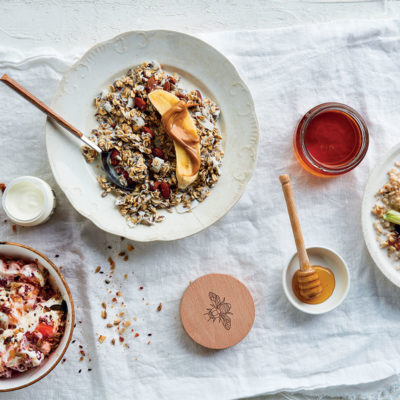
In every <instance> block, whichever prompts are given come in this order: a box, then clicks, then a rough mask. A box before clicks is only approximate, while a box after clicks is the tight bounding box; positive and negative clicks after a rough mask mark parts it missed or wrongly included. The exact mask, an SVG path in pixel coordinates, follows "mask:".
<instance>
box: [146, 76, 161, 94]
mask: <svg viewBox="0 0 400 400" xmlns="http://www.w3.org/2000/svg"><path fill="white" fill-rule="evenodd" d="M157 84H158V82H157V81H156V79H155V78H154V76H151V77H150V78H149V80H148V81H147V84H146V91H147V93H150V92H152V91H153V90H154V89H155V88H156V86H157Z"/></svg>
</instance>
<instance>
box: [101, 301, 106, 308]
mask: <svg viewBox="0 0 400 400" xmlns="http://www.w3.org/2000/svg"><path fill="white" fill-rule="evenodd" d="M101 306H102V307H103V308H104V309H106V308H107V304H106V303H104V301H103V302H102V303H101Z"/></svg>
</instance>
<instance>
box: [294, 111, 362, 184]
mask: <svg viewBox="0 0 400 400" xmlns="http://www.w3.org/2000/svg"><path fill="white" fill-rule="evenodd" d="M368 142H369V137H368V130H367V127H366V125H365V123H364V121H363V120H362V118H361V116H360V115H359V114H358V113H357V112H356V111H355V110H353V109H352V108H350V107H348V106H346V105H344V104H339V103H325V104H321V105H319V106H317V107H314V108H313V109H311V110H310V111H309V112H308V113H307V114H306V115H305V116H304V117H303V118H302V119H301V121H300V122H299V124H298V126H297V129H296V132H295V135H294V139H293V145H294V151H295V155H296V157H297V159H298V161H299V162H300V164H301V165H302V166H303V167H304V168H305V169H306V170H307V171H309V172H311V173H312V174H314V175H317V176H321V177H332V176H336V175H341V174H344V173H346V172H348V171H350V170H352V169H353V168H355V167H356V166H357V165H358V164H359V163H360V162H361V161H362V159H363V158H364V156H365V154H366V152H367V149H368Z"/></svg>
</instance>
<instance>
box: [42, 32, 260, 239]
mask: <svg viewBox="0 0 400 400" xmlns="http://www.w3.org/2000/svg"><path fill="white" fill-rule="evenodd" d="M153 61H154V64H159V65H161V66H162V69H163V71H164V72H165V73H166V74H167V75H168V77H171V76H172V77H174V76H175V75H174V74H177V75H178V76H179V77H180V79H179V82H176V83H178V84H179V86H180V88H181V89H184V90H185V91H188V92H192V91H196V90H198V91H199V92H200V93H201V95H202V97H203V99H205V98H206V99H209V100H210V101H212V102H213V103H215V104H216V105H218V107H219V111H220V113H219V117H218V119H217V120H216V121H215V127H216V128H218V130H219V132H220V133H221V134H220V136H221V139H220V138H218V140H220V145H221V149H222V151H223V153H224V157H223V161H222V165H221V166H220V165H219V163H218V162H219V160H218V157H217V159H216V160H214V159H213V158H215V157H212V154H210V156H211V157H210V158H211V159H210V163H211V162H212V163H213V168H214V169H215V170H216V169H217V168H218V171H219V173H218V174H217V173H216V174H215V175H218V178H219V179H218V182H217V183H215V186H214V185H212V188H211V189H210V191H209V193H206V192H202V191H201V192H200V194H199V193H197V192H196V193H194V195H195V196H194V197H195V199H196V200H197V202H195V201H193V204H190V208H189V209H188V208H186V209H183V210H182V208H181V207H180V206H181V205H182V202H181V203H179V204H177V205H175V202H176V199H177V196H178V195H180V193H177V192H175V190H174V186H175V185H174V182H172V183H171V182H170V181H169V180H173V179H174V177H173V174H172V175H171V174H168V173H167V172H165V171H161V173H164V172H165V173H166V176H164V177H163V178H162V179H158V178H157V181H158V182H159V184H160V186H159V188H157V187H155V188H154V190H153V189H152V185H153V184H154V183H155V182H154V183H153V182H152V181H153V178H152V177H151V176H149V182H147V181H146V179H147V176H146V175H145V174H143V176H144V181H145V182H144V183H145V184H147V183H148V184H149V192H148V193H146V192H142V191H141V189H140V191H139V194H140V196H142V195H143V196H145V197H146V201H149V200H151V201H152V200H154V199H155V194H157V196H158V197H157V198H156V199H155V200H157V201H158V200H161V202H164V201H165V203H167V201H166V199H168V198H169V196H168V193H169V190H164V189H163V188H162V186H161V185H162V184H163V183H164V181H165V180H166V181H167V182H166V183H168V184H169V185H170V186H169V187H170V189H171V198H170V200H171V201H170V203H169V204H167V206H168V205H170V206H171V207H169V208H165V209H161V210H159V214H158V215H157V219H156V220H155V221H153V220H148V219H146V215H145V214H146V210H149V207H147V206H148V205H147V204H143V203H141V204H140V205H143V206H146V207H147V208H144V207H143V208H142V209H141V210H140V212H139V211H138V214H139V216H140V218H141V219H144V220H145V221H146V222H149V223H150V224H151V225H149V226H148V225H146V224H135V222H134V221H133V224H134V225H133V226H132V224H130V223H129V222H132V221H127V220H126V217H127V216H128V214H125V215H121V214H122V213H121V212H120V211H122V212H125V211H126V210H125V209H122V210H121V208H124V206H126V205H128V206H129V207H130V206H133V207H136V205H137V204H138V202H137V201H136V194H135V193H133V196H134V198H133V199H132V200H133V201H130V200H129V201H125V200H126V198H125V199H122V198H121V197H128V196H115V195H114V193H111V194H110V195H107V193H108V192H107V190H108V188H107V186H106V182H102V183H104V185H102V187H100V185H99V182H98V178H99V175H101V174H102V172H101V169H100V168H101V167H100V165H99V164H100V163H97V162H87V161H89V160H85V158H84V157H83V156H82V154H81V151H80V148H79V146H80V144H81V143H78V141H77V140H73V139H75V138H72V139H71V135H66V134H65V132H63V129H62V128H60V127H58V126H56V125H55V124H53V123H52V122H51V121H48V122H47V125H46V147H47V153H48V156H49V162H50V166H51V169H52V172H53V175H54V177H55V179H56V181H57V183H58V185H59V186H60V188H61V189H62V190H63V192H64V193H65V195H66V196H67V198H68V200H69V201H70V202H71V204H72V206H73V207H74V208H75V209H76V210H77V211H78V212H79V213H81V214H82V215H83V216H84V217H86V218H88V219H90V220H91V221H92V222H93V223H94V224H95V225H97V226H98V227H99V228H100V229H103V230H104V231H106V232H109V233H112V234H115V235H118V236H123V237H126V238H128V239H131V240H135V241H141V242H149V241H170V240H176V239H181V238H184V237H187V236H190V235H193V234H195V233H197V232H200V231H201V230H203V229H205V228H207V227H209V226H210V225H212V224H214V223H215V222H217V221H218V220H219V219H221V218H222V217H223V216H224V215H225V214H226V213H227V212H228V211H229V210H230V209H231V208H232V207H233V206H234V205H235V204H236V202H237V201H238V200H239V199H240V197H241V195H242V194H243V193H244V191H245V188H246V185H247V183H248V181H249V180H250V178H251V176H252V173H253V171H254V168H255V165H256V161H257V150H258V137H259V133H258V122H257V117H256V113H255V108H254V102H253V99H252V96H251V94H250V91H249V89H248V88H247V86H246V84H245V83H244V82H243V81H242V79H241V77H240V75H239V73H238V72H237V71H236V69H235V67H234V66H233V65H232V64H231V63H230V62H229V60H228V59H226V58H225V57H224V56H223V55H222V54H221V53H219V52H218V51H217V50H216V49H214V48H213V47H211V46H210V45H208V44H206V43H204V42H202V41H201V40H199V39H197V38H194V37H192V36H189V35H186V34H182V33H178V32H172V31H133V32H126V33H123V34H121V35H119V36H117V37H115V38H113V39H111V40H109V41H107V42H103V43H100V44H97V45H96V46H95V47H93V48H92V49H90V50H89V51H88V52H87V53H86V54H85V55H84V56H83V57H82V58H81V59H80V60H79V61H77V63H76V64H74V65H73V66H72V67H71V69H70V70H69V71H67V72H66V73H65V75H64V77H63V79H62V80H61V82H60V85H59V87H58V89H57V91H56V93H55V95H54V97H53V99H52V102H51V107H52V108H53V109H54V110H55V111H57V112H58V113H60V114H61V115H62V116H63V117H64V118H65V119H66V120H68V121H69V122H70V123H72V124H73V125H74V126H76V127H77V128H78V129H80V130H81V131H82V132H83V133H84V134H85V136H86V137H89V136H90V132H93V130H94V129H98V130H99V124H101V123H108V124H109V125H110V126H111V127H112V129H108V128H107V129H106V130H104V129H103V128H102V127H101V128H100V130H99V131H103V132H99V133H100V135H97V139H98V140H99V145H100V144H101V141H102V139H105V136H106V135H103V133H106V131H107V132H110V137H112V135H115V134H116V130H117V128H118V127H117V128H116V127H115V123H116V121H114V120H109V119H108V118H107V121H99V119H98V118H97V117H95V113H96V111H95V108H94V107H93V101H94V99H97V98H98V97H99V95H101V96H100V99H98V101H97V100H95V107H96V108H99V106H100V107H102V106H103V105H104V110H105V112H107V113H109V114H117V115H119V113H120V114H121V115H122V116H124V117H125V119H128V116H127V115H126V112H127V110H126V109H125V108H123V109H118V110H114V109H116V108H117V106H118V107H120V106H121V103H118V102H117V103H112V104H111V103H110V99H109V98H108V96H109V94H110V93H107V92H106V93H104V92H103V91H104V89H107V88H108V89H111V88H110V87H109V86H110V85H111V84H113V82H115V86H116V90H117V91H120V90H121V93H123V94H122V95H121V97H124V96H125V93H124V91H125V90H126V89H127V87H126V85H125V83H124V82H122V81H121V79H120V78H121V77H122V78H123V77H125V78H131V77H127V76H126V75H129V74H128V71H129V70H130V69H132V68H133V69H135V68H136V67H137V66H139V65H141V64H142V63H144V62H153ZM146 79H147V75H146ZM150 79H151V77H148V79H147V84H149V81H150ZM155 79H156V80H157V81H159V84H160V86H161V84H162V89H163V90H164V91H165V90H167V89H165V87H164V85H165V84H166V85H167V86H170V84H171V83H172V84H173V85H175V83H173V82H174V81H172V82H171V81H169V83H168V82H164V81H163V79H160V80H159V79H158V78H155ZM118 81H121V82H122V83H123V85H122V86H121V85H120V84H119V82H118ZM127 83H128V85H131V84H130V83H129V80H127ZM134 83H135V87H134V90H133V91H134V92H135V101H134V102H132V101H131V104H130V105H129V100H128V101H127V103H126V106H127V108H129V109H131V108H132V107H133V108H136V111H137V110H141V107H142V105H143V106H144V104H141V103H142V102H141V100H140V103H136V97H141V96H142V93H141V92H142V91H143V90H142V89H140V90H139V86H143V87H144V85H142V84H140V85H138V86H137V85H136V83H137V82H134ZM147 84H146V87H145V89H146V90H147ZM151 86H152V85H151ZM171 86H172V85H171ZM156 90H160V87H158V86H157V88H156ZM108 92H110V90H108ZM124 98H125V97H124ZM131 98H132V94H131ZM103 100H107V101H104V104H103ZM145 100H146V99H145ZM189 100H195V101H196V102H197V101H198V99H197V100H196V99H194V98H193V99H192V98H190V96H189ZM107 102H108V104H106V103H107ZM147 106H149V103H148V102H147ZM153 106H154V107H155V108H157V107H156V106H155V105H154V104H153ZM191 110H192V109H191ZM98 111H99V112H100V113H101V111H100V109H99V110H98ZM114 111H116V112H115V113H114ZM136 111H135V113H134V115H132V110H130V116H129V118H130V119H131V120H133V121H135V123H136V125H137V126H139V125H140V126H142V124H143V122H142V120H140V119H139V118H138V117H139V116H140V115H138V114H137V113H136ZM147 111H149V109H147V108H145V109H144V110H143V111H142V110H141V112H142V114H143V113H146V112H147ZM158 111H159V110H158ZM193 113H194V114H196V113H197V112H196V111H195V109H193ZM160 114H161V113H160ZM214 115H215V113H214ZM112 116H114V115H112ZM152 116H153V114H152V112H151V110H150V115H148V117H147V118H146V120H144V118H143V117H142V116H141V118H142V119H143V120H144V123H145V125H144V126H143V128H142V131H144V130H145V129H144V128H145V127H146V128H148V127H150V129H151V128H152V127H151V124H152V123H153V122H154V121H152ZM201 116H204V114H202V115H200V116H199V117H198V119H199V120H200V119H201ZM158 118H162V117H161V115H160V116H158ZM203 122H204V121H203ZM117 125H120V127H121V129H122V131H123V132H121V133H118V134H117V136H118V137H119V135H120V134H121V141H123V140H122V139H124V140H125V139H126V140H128V141H131V139H132V143H133V142H135V143H134V144H135V146H136V139H135V138H134V137H133V136H132V137H131V136H129V137H126V138H125V137H123V136H124V134H125V133H126V134H128V135H130V131H129V129H128V130H127V131H124V122H123V123H122V125H121V124H120V122H118V124H117ZM131 125H133V124H131ZM147 125H149V126H147ZM155 125H157V124H155ZM205 129H206V130H210V129H208V128H207V127H205ZM114 131H115V132H114ZM203 132H204V130H203ZM139 133H140V132H139ZM153 133H154V134H155V137H154V138H153V139H152V140H153V143H154V145H155V146H154V147H156V148H161V149H162V144H163V143H160V146H159V145H158V144H157V139H161V136H160V135H159V134H160V131H158V132H157V131H154V130H153ZM135 134H136V132H135ZM146 134H147V135H148V138H147V139H148V140H150V136H152V135H151V133H150V132H147V133H146ZM140 135H141V136H142V137H144V136H145V132H141V133H140ZM201 139H203V137H202V138H201ZM137 143H138V145H137V146H138V147H137V148H138V149H139V151H140V152H142V154H145V153H146V151H147V149H143V151H142V150H141V148H140V146H139V145H142V144H143V145H144V144H145V143H144V142H143V143H141V142H139V141H138V142H137ZM113 144H115V143H113ZM201 145H202V146H203V143H201ZM118 146H119V145H118ZM121 147H123V148H121V150H122V152H124V151H126V150H128V149H126V148H124V147H125V146H121ZM100 148H101V146H100ZM202 148H205V146H203V147H202ZM105 149H106V150H112V148H108V147H107V146H105ZM153 150H155V148H153V149H152V151H151V152H152V156H153V157H154V158H153V160H154V161H157V162H156V164H154V163H153V162H152V167H154V165H160V160H157V159H158V158H160V156H159V155H158V154H156V153H154V152H153ZM162 150H163V152H164V155H165V156H166V159H167V161H168V162H169V163H170V165H172V166H173V162H174V160H173V159H170V157H169V156H170V154H169V152H168V151H167V152H165V150H168V146H166V147H165V148H164V149H162ZM102 151H103V149H102ZM210 151H211V152H213V149H211V150H210ZM158 153H159V152H158ZM146 154H147V153H146ZM119 155H120V156H121V157H122V159H124V154H122V153H121V152H120V154H119ZM148 155H149V156H150V154H148ZM111 156H112V153H111ZM134 156H135V157H136V156H138V155H137V154H136V155H135V154H134ZM110 158H111V157H110ZM144 158H145V160H147V156H146V155H145V156H144ZM161 158H162V157H161ZM116 159H117V158H116ZM132 159H133V158H132ZM117 160H118V159H117ZM128 160H130V157H128ZM111 161H112V160H111ZM134 161H135V162H134V163H133V165H129V169H130V170H131V168H133V167H135V168H139V170H140V171H139V172H138V175H137V176H132V175H131V174H130V172H129V171H128V170H126V169H125V171H123V170H122V169H123V168H125V167H126V166H125V165H122V167H123V168H122V169H119V168H118V170H119V172H118V171H117V170H116V168H115V170H116V172H117V174H118V175H120V174H122V175H124V172H129V174H128V175H129V177H130V178H131V179H132V180H134V179H133V178H135V179H136V180H137V181H138V178H141V172H144V171H145V170H146V169H145V168H144V167H143V163H142V157H139V156H138V158H135V160H134ZM147 161H148V160H147ZM214 164H218V165H214ZM204 165H205V164H204ZM118 167H120V165H118ZM146 167H147V170H148V168H149V164H148V163H147V164H146ZM207 167H211V165H210V164H208V160H207ZM142 168H143V171H142V170H141V169H142ZM161 168H162V167H161ZM172 168H173V167H172ZM153 172H154V169H153ZM198 172H199V178H200V181H201V178H202V176H201V173H202V170H200V171H198ZM156 173H157V174H158V172H156ZM207 173H208V169H207ZM177 179H178V180H179V177H178V176H177ZM211 179H212V181H216V180H215V179H214V177H213V174H211ZM136 180H134V182H136ZM140 182H142V181H140ZM198 183H199V179H197V181H194V182H193V184H190V185H189V186H188V187H187V188H188V190H189V188H190V187H192V188H193V187H194V189H198V186H197V184H198ZM178 184H179V182H178ZM178 186H179V185H178ZM199 189H200V188H199ZM205 194H207V198H206V199H205V200H204V201H202V200H203V199H204V198H203V197H205ZM208 194H209V195H208ZM147 197H148V199H147ZM122 201H123V202H122ZM140 201H141V202H142V200H140ZM171 203H172V204H171ZM184 203H185V202H184ZM153 205H154V204H153ZM183 205H184V206H185V204H183ZM155 207H157V205H155ZM143 213H144V215H140V214H143ZM134 217H135V220H136V221H137V219H138V218H137V215H134ZM158 217H161V218H158ZM160 220H162V222H161V223H158V222H160Z"/></svg>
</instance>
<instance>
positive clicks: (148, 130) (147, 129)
mask: <svg viewBox="0 0 400 400" xmlns="http://www.w3.org/2000/svg"><path fill="white" fill-rule="evenodd" d="M142 129H143V131H144V132H146V133H150V135H151V137H152V138H153V139H154V137H155V136H156V135H155V134H154V132H153V131H152V130H151V129H150V128H148V127H147V126H143V127H142Z"/></svg>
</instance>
